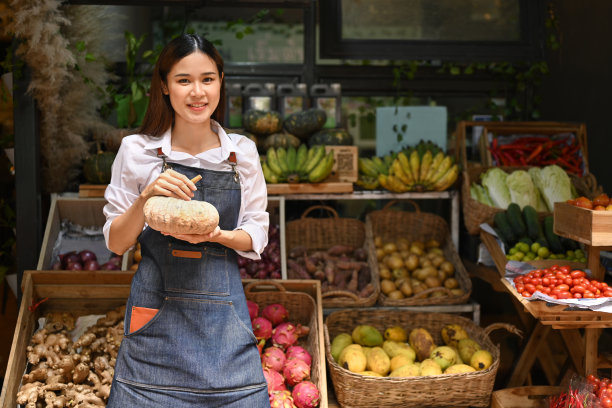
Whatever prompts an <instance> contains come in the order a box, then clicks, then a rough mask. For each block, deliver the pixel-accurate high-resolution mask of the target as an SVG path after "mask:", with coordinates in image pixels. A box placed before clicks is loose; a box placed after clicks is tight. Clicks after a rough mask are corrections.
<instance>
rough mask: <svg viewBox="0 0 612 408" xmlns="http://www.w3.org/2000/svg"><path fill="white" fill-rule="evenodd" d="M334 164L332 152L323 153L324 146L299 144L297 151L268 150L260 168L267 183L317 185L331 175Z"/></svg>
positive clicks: (294, 149) (290, 148) (280, 148)
mask: <svg viewBox="0 0 612 408" xmlns="http://www.w3.org/2000/svg"><path fill="white" fill-rule="evenodd" d="M334 163H335V159H334V152H333V150H330V151H329V152H328V153H325V146H324V145H317V146H312V147H311V148H308V146H307V145H306V144H301V145H300V146H299V147H298V148H297V149H296V148H295V147H293V146H291V147H289V148H287V149H285V148H283V147H278V148H274V147H271V148H269V149H268V151H267V152H266V158H265V160H262V164H261V166H262V169H263V174H264V177H265V179H266V182H267V183H271V184H276V183H300V182H307V183H319V182H321V181H323V180H325V179H326V178H327V177H328V176H329V175H330V174H331V172H332V168H333V166H334Z"/></svg>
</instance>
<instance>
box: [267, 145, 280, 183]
mask: <svg viewBox="0 0 612 408" xmlns="http://www.w3.org/2000/svg"><path fill="white" fill-rule="evenodd" d="M266 162H267V163H268V167H270V170H271V171H272V172H274V173H275V174H276V175H277V176H282V174H283V170H282V169H281V167H280V166H279V164H278V156H277V154H276V150H275V149H274V148H273V147H271V148H269V149H268V151H267V152H266Z"/></svg>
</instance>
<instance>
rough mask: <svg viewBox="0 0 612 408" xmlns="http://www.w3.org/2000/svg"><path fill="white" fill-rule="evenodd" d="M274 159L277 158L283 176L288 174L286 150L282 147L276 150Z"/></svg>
mask: <svg viewBox="0 0 612 408" xmlns="http://www.w3.org/2000/svg"><path fill="white" fill-rule="evenodd" d="M276 157H278V165H279V166H280V168H281V170H282V171H283V174H287V173H288V172H289V165H288V164H287V150H285V149H284V148H282V147H279V148H277V149H276Z"/></svg>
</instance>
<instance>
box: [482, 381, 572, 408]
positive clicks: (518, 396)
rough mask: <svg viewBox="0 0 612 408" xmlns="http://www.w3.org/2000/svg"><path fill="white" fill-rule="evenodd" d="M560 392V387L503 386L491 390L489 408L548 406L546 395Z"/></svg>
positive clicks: (541, 407)
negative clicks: (503, 387)
mask: <svg viewBox="0 0 612 408" xmlns="http://www.w3.org/2000/svg"><path fill="white" fill-rule="evenodd" d="M560 392H561V387H557V386H548V385H532V386H526V387H514V388H505V389H502V390H497V391H494V392H493V395H492V396H491V408H548V406H549V404H548V397H550V396H553V395H557V394H559V393H560Z"/></svg>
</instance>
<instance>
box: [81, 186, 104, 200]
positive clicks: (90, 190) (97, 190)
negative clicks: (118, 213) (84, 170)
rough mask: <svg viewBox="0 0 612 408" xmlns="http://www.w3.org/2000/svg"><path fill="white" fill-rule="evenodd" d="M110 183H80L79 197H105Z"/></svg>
mask: <svg viewBox="0 0 612 408" xmlns="http://www.w3.org/2000/svg"><path fill="white" fill-rule="evenodd" d="M107 186H108V184H81V185H79V197H81V198H103V197H104V193H105V192H106V187H107Z"/></svg>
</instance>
